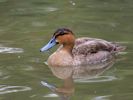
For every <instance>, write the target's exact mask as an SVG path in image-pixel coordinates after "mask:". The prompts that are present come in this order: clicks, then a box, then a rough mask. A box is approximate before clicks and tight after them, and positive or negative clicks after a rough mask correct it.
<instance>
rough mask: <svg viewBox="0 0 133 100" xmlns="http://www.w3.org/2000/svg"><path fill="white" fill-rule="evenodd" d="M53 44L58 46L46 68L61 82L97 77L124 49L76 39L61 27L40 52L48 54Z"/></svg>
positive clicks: (93, 39)
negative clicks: (70, 79) (71, 78)
mask: <svg viewBox="0 0 133 100" xmlns="http://www.w3.org/2000/svg"><path fill="white" fill-rule="evenodd" d="M56 44H60V45H61V46H60V47H59V49H58V50H57V51H56V52H54V53H53V54H52V55H51V56H50V57H49V58H48V65H49V67H50V69H51V70H52V72H53V74H54V75H55V76H56V77H58V78H60V79H63V80H67V79H68V78H69V77H71V76H72V77H74V78H75V77H86V76H94V75H97V74H99V73H101V72H103V69H107V68H109V67H110V65H111V60H112V59H113V58H114V56H115V55H116V54H117V53H118V52H120V51H122V50H124V47H123V46H120V45H118V44H115V43H112V42H108V41H105V40H102V39H96V38H88V37H82V38H78V39H75V36H74V34H73V32H72V31H71V30H69V29H66V28H61V29H58V30H57V31H56V32H55V33H54V35H53V36H52V38H51V40H50V41H49V43H48V44H47V45H45V46H44V47H43V48H41V50H40V51H41V52H43V51H47V50H49V49H50V48H52V47H53V46H54V45H56Z"/></svg>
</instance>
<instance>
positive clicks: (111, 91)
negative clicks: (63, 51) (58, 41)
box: [0, 0, 133, 100]
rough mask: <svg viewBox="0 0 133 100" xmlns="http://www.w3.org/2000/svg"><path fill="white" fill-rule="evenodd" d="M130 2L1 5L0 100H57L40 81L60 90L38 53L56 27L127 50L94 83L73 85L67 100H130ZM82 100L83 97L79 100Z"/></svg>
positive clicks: (13, 1) (51, 0)
mask: <svg viewBox="0 0 133 100" xmlns="http://www.w3.org/2000/svg"><path fill="white" fill-rule="evenodd" d="M132 5H133V1H132V0H110V1H109V0H84V1H83V0H66V1H63V0H0V100H53V99H54V100H59V97H58V96H57V95H55V94H53V93H52V92H51V91H50V90H49V89H48V88H46V87H43V86H42V85H41V81H42V80H46V81H48V82H50V83H53V84H56V85H57V86H60V85H61V84H62V81H61V80H60V79H57V78H56V77H55V76H53V75H52V73H51V71H50V69H49V68H48V66H47V65H45V64H44V61H46V59H47V57H48V56H49V55H50V53H51V52H53V51H54V50H55V48H54V49H52V51H51V52H50V53H45V54H42V53H40V52H39V49H40V48H41V47H42V45H44V44H45V43H46V42H47V41H48V40H49V38H50V37H51V35H52V34H53V32H54V31H55V30H56V29H57V28H60V27H67V28H70V29H72V30H73V32H74V33H75V34H76V36H77V37H82V36H87V37H97V38H102V39H106V40H109V41H116V42H120V43H122V44H123V45H125V46H127V50H126V51H125V52H124V53H122V55H121V57H120V58H122V60H120V61H118V62H116V63H115V64H114V66H113V67H112V68H111V69H110V70H108V71H106V72H105V73H104V74H103V75H102V76H100V77H98V78H97V79H91V80H77V81H75V83H76V84H75V87H76V91H75V93H74V94H73V95H72V97H71V100H81V99H82V100H133V85H132V84H133V79H132V77H133V62H132V58H133V46H132V45H133V30H132V27H133V23H132V22H133V13H132V12H133V6H132ZM81 95H82V97H81Z"/></svg>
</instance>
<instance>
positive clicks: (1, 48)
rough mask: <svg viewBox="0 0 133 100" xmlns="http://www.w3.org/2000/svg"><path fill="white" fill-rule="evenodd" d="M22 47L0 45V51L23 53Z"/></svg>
mask: <svg viewBox="0 0 133 100" xmlns="http://www.w3.org/2000/svg"><path fill="white" fill-rule="evenodd" d="M23 52H24V50H23V49H22V48H13V47H0V53H23Z"/></svg>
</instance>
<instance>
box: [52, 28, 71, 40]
mask: <svg viewBox="0 0 133 100" xmlns="http://www.w3.org/2000/svg"><path fill="white" fill-rule="evenodd" d="M69 33H72V34H73V32H72V31H71V30H69V29H66V28H61V29H58V30H56V31H55V33H54V35H53V36H55V38H57V37H58V36H62V35H65V34H69Z"/></svg>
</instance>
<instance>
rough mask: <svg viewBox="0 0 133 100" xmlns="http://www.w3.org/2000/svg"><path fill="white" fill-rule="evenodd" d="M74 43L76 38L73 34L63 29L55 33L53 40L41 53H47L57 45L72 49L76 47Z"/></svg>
mask: <svg viewBox="0 0 133 100" xmlns="http://www.w3.org/2000/svg"><path fill="white" fill-rule="evenodd" d="M74 42H75V36H74V34H73V32H72V31H71V30H69V29H67V28H61V29H58V30H56V31H55V33H54V34H53V37H52V38H51V40H50V41H49V42H48V44H47V45H45V46H44V47H43V48H41V50H40V51H41V52H43V51H47V50H49V49H50V48H52V47H53V46H54V45H56V44H62V45H63V46H64V47H66V48H68V49H70V48H72V47H73V46H74Z"/></svg>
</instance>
